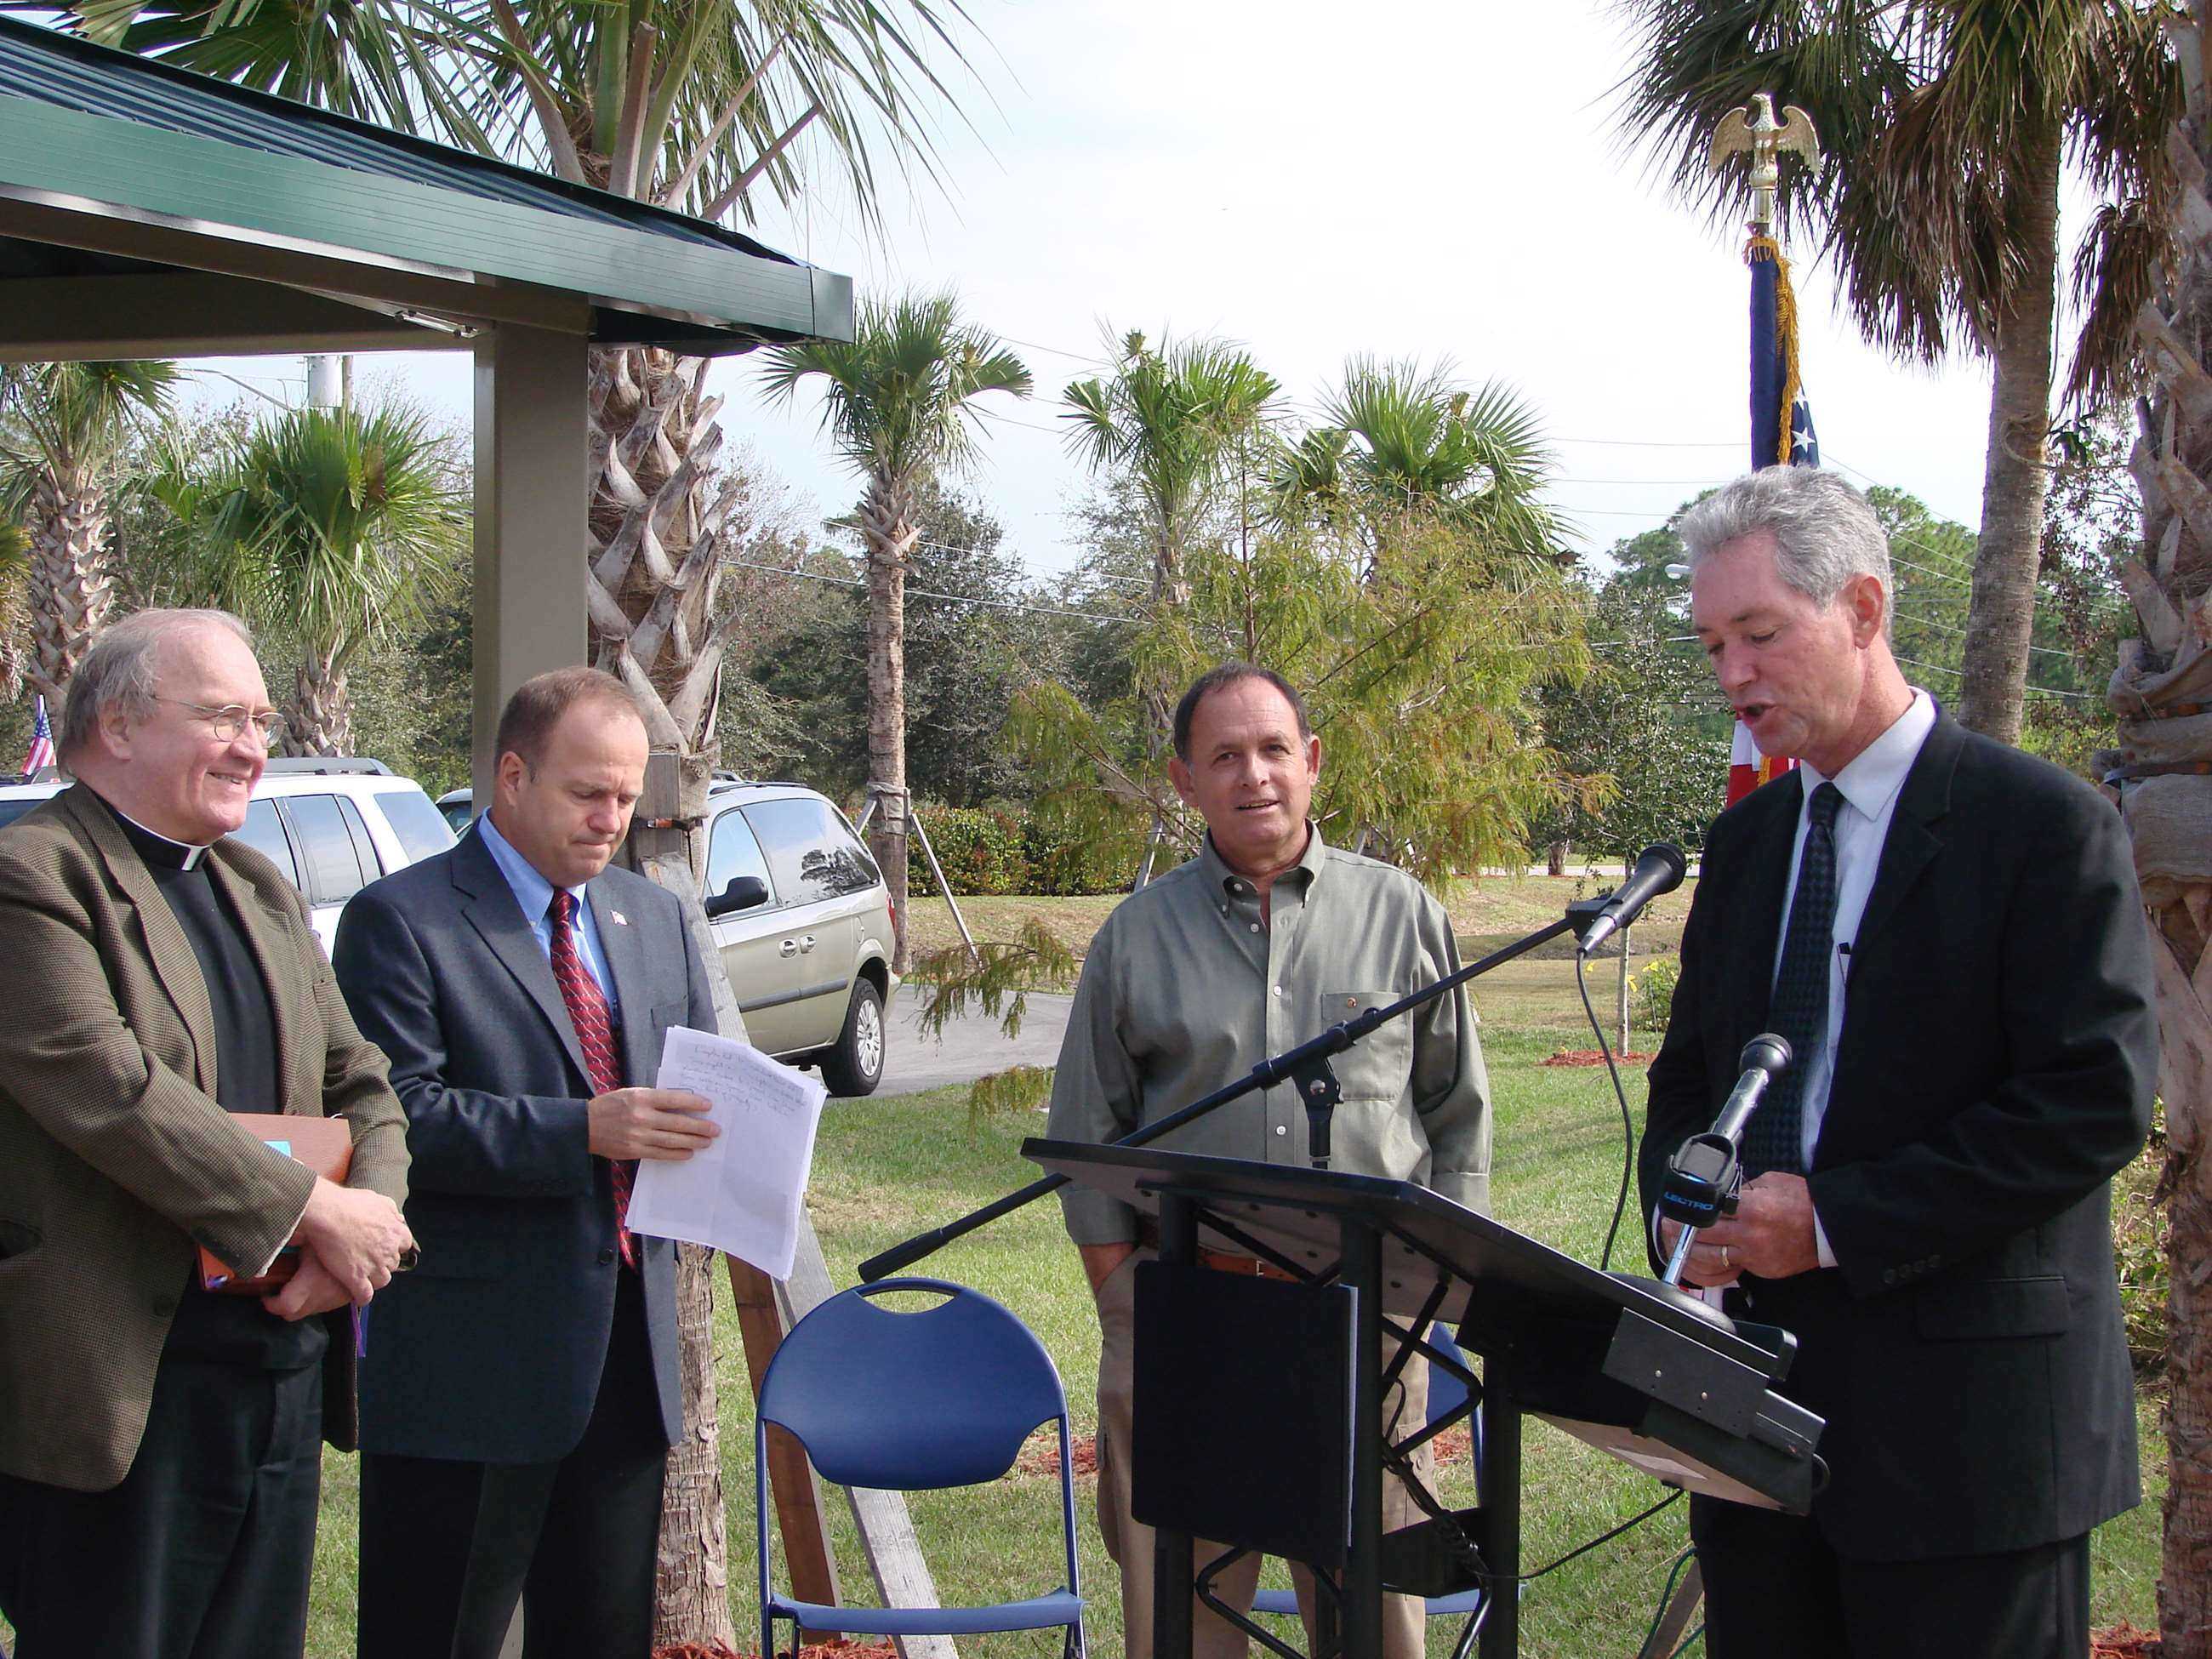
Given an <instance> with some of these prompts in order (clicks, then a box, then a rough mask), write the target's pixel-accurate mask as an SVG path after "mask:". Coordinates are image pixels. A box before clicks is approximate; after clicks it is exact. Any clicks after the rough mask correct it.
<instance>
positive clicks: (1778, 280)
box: [1728, 236, 1820, 806]
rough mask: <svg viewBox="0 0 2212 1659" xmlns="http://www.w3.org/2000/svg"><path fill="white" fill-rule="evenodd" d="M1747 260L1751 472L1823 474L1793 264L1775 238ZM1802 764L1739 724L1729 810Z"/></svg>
mask: <svg viewBox="0 0 2212 1659" xmlns="http://www.w3.org/2000/svg"><path fill="white" fill-rule="evenodd" d="M1744 258H1745V260H1746V261H1747V263H1748V264H1750V266H1751V465H1752V466H1753V469H1754V470H1756V469H1758V468H1759V467H1762V466H1777V465H1781V464H1782V463H1784V462H1785V461H1786V462H1787V463H1788V464H1789V465H1791V466H1818V465H1820V439H1819V438H1818V437H1817V436H1815V435H1814V431H1813V407H1812V405H1811V404H1808V402H1806V400H1805V387H1804V385H1803V383H1802V381H1801V380H1799V379H1798V378H1797V296H1796V294H1795V293H1794V292H1792V291H1791V289H1790V264H1789V261H1787V260H1786V259H1784V258H1783V257H1782V250H1781V248H1780V247H1779V246H1778V245H1777V244H1776V243H1775V241H1774V240H1773V239H1772V238H1771V237H1768V236H1753V238H1752V240H1751V246H1749V247H1747V248H1746V249H1745V250H1744ZM1796 764H1797V763H1796V760H1795V759H1794V758H1792V757H1790V756H1788V755H1763V754H1761V753H1760V752H1759V745H1758V744H1756V743H1755V742H1753V740H1752V735H1751V728H1750V727H1749V726H1746V725H1745V724H1744V723H1743V722H1742V721H1741V720H1738V721H1737V722H1736V723H1735V744H1734V746H1733V748H1732V750H1731V752H1730V753H1729V774H1728V805H1730V806H1733V805H1735V804H1736V803H1737V802H1738V801H1740V800H1741V799H1743V798H1744V797H1745V796H1746V795H1747V794H1749V793H1751V792H1752V791H1753V790H1754V789H1756V788H1758V787H1759V785H1760V784H1762V783H1765V782H1767V781H1770V780H1771V779H1773V778H1777V777H1779V776H1780V775H1782V774H1783V773H1784V772H1787V771H1788V770H1790V768H1792V767H1794V766H1796Z"/></svg>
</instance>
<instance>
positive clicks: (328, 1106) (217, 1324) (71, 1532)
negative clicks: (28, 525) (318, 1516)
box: [0, 611, 413, 1659]
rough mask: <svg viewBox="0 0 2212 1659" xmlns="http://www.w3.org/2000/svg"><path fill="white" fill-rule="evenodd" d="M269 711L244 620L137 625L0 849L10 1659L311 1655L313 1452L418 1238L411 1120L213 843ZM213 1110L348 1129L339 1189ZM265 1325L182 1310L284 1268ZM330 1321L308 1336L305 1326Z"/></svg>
mask: <svg viewBox="0 0 2212 1659" xmlns="http://www.w3.org/2000/svg"><path fill="white" fill-rule="evenodd" d="M273 723H274V716H273V714H271V713H270V709H269V703H268V693H267V690H266V689H265V688H264V684H263V683H262V678H261V672H260V670H259V668H258V666H257V665H256V664H255V661H254V657H253V652H252V641H251V640H250V638H249V637H248V635H246V629H245V628H244V626H243V624H241V623H239V622H238V620H237V619H236V618H235V617H230V616H228V615H226V614H225V613H223V612H221V611H143V612H141V613H140V614H138V615H137V616H136V617H131V618H130V619H129V620H127V621H125V622H124V623H119V624H118V625H117V626H116V627H114V628H112V629H109V630H108V631H107V633H106V634H105V635H102V637H101V638H100V640H99V641H97V642H95V643H94V646H93V647H92V649H91V650H90V651H89V652H88V653H87V655H86V657H85V659H84V661H83V664H82V665H81V666H80V667H79V669H78V670H77V672H76V678H75V679H74V680H73V681H72V683H71V685H70V696H69V703H68V708H67V710H66V712H65V714H64V719H63V725H62V732H61V738H60V744H59V748H60V754H61V760H62V763H63V764H64V766H65V767H67V768H68V769H70V771H71V772H72V773H73V774H74V775H75V776H76V787H73V788H71V789H70V790H68V791H66V792H65V793H63V794H61V795H59V796H58V797H57V798H55V799H53V800H52V801H49V802H47V803H46V805H42V806H40V808H39V809H38V810H37V811H33V812H32V813H30V814H28V815H27V816H26V817H23V818H22V819H21V820H19V821H18V822H17V823H15V824H14V825H11V826H10V827H9V829H7V830H6V831H5V832H4V833H0V1011H4V1014H3V1015H0V1613H5V1614H6V1616H7V1618H8V1620H9V1622H10V1623H11V1624H12V1625H13V1626H15V1637H16V1643H17V1646H16V1659H58V1656H62V1655H65V1654H66V1655H80V1654H98V1655H100V1656H101V1659H270V1656H276V1655H283V1654H297V1653H298V1652H299V1651H300V1650H301V1646H302V1644H303V1642H304V1640H305V1634H306V1621H307V1582H308V1570H309V1567H310V1565H311V1563H312V1559H313V1540H314V1522H315V1510H316V1504H317V1500H318V1497H319V1478H320V1461H321V1445H320V1443H321V1441H322V1440H323V1439H324V1438H325V1437H327V1438H329V1439H330V1440H331V1442H332V1443H334V1444H337V1445H339V1446H341V1447H345V1446H349V1445H350V1443H351V1442H352V1438H353V1433H354V1422H353V1415H354V1414H353V1377H354V1362H355V1358H356V1346H357V1344H356V1337H357V1334H359V1333H360V1330H361V1327H360V1324H359V1322H358V1312H357V1310H360V1309H362V1308H363V1307H365V1305H366V1304H368V1300H369V1298H370V1297H372V1296H373V1295H374V1293H375V1291H377V1289H378V1288H379V1287H380V1286H381V1285H383V1284H384V1283H386V1280H387V1279H389V1277H390V1275H391V1273H392V1272H393V1270H394V1269H395V1268H396V1267H398V1263H399V1261H400V1260H401V1258H402V1256H403V1255H404V1253H405V1252H406V1251H408V1250H410V1249H412V1247H413V1239H412V1237H411V1236H410V1233H409V1232H408V1230H407V1226H406V1224H405V1222H404V1220H403V1219H402V1218H401V1215H400V1212H399V1209H398V1204H399V1202H400V1201H401V1200H403V1199H404V1196H405V1185H406V1179H405V1178H406V1169H407V1151H406V1132H405V1119H404V1115H402V1113H401V1111H400V1108H399V1103H398V1100H397V1099H396V1098H394V1097H393V1095H392V1091H391V1089H390V1087H389V1085H387V1084H386V1079H385V1061H384V1056H383V1055H382V1054H379V1053H378V1052H377V1050H376V1049H375V1048H372V1047H371V1046H370V1045H369V1044H368V1043H367V1042H364V1041H362V1037H361V1036H360V1034H359V1033H358V1032H357V1031H356V1029H355V1027H354V1023H353V1020H352V1019H351V1018H350V1017H349V1015H348V1014H347V1012H346V1007H345V1004H344V1002H343V1000H342V999H341V998H340V997H339V995H338V992H337V986H336V984H335V983H334V982H333V981H332V979H331V971H330V969H329V966H328V965H327V964H326V963H325V961H324V960H323V957H322V955H321V952H320V951H319V948H318V946H317V945H316V941H315V936H314V934H313V932H312V931H310V929H309V927H308V924H307V913H306V910H305V908H304V906H303V904H302V902H301V898H300V896H299V895H298V893H296V892H295V891H294V890H293V889H292V888H291V887H290V885H289V884H288V883H286V882H285V880H284V879H283V878H282V877H281V876H279V875H278V874H277V873H276V867H275V866H273V865H271V864H270V862H269V861H268V860H266V859H264V858H263V857H262V856H261V855H260V854H258V853H256V852H254V851H252V849H251V848H247V847H246V846H244V845H243V844H242V843H240V842H237V841H235V840H226V839H224V838H225V837H226V836H229V835H231V834H232V832H234V830H236V829H238V828H239V826H240V824H241V823H244V822H245V818H246V805H247V802H248V799H249V798H250V797H251V795H252V790H253V786H254V784H255V783H256V782H257V781H258V780H259V778H260V775H261V771H262V767H263V764H264V761H265V758H266V755H267V743H268V738H269V735H270V727H271V726H272V725H273ZM233 1112H287V1113H295V1114H301V1115H339V1116H343V1117H344V1118H346V1119H348V1120H349V1122H350V1124H351V1126H352V1134H353V1160H352V1168H351V1171H350V1174H349V1177H348V1181H347V1183H346V1184H345V1185H343V1186H338V1185H334V1184H333V1183H331V1182H328V1181H325V1180H322V1179H320V1178H319V1177H318V1176H314V1175H313V1173H312V1172H310V1171H309V1170H307V1168H306V1167H305V1166H304V1165H302V1164H297V1163H295V1162H293V1161H292V1160H291V1159H290V1158H287V1157H285V1156H283V1154H282V1153H281V1152H276V1151H275V1150H272V1149H271V1148H270V1147H269V1146H264V1144H263V1143H262V1142H261V1141H260V1140H258V1139H256V1138H255V1137H254V1136H253V1135H252V1134H251V1133H247V1131H246V1129H245V1128H243V1127H240V1125H239V1124H237V1123H236V1122H234V1121H233V1120H232V1117H231V1113H233ZM295 1240H296V1242H297V1243H298V1244H299V1245H300V1247H301V1256H300V1267H299V1270H298V1273H297V1274H296V1275H295V1277H294V1278H293V1279H292V1280H291V1282H290V1283H289V1285H286V1286H285V1287H284V1288H283V1290H282V1291H279V1292H278V1293H277V1294H276V1295H273V1296H270V1297H266V1298H257V1297H250V1296H224V1295H216V1294H210V1292H208V1291H204V1290H203V1289H202V1288H201V1287H200V1282H199V1275H198V1272H197V1261H196V1251H195V1248H194V1247H195V1245H205V1246H206V1247H207V1248H208V1249H210V1250H212V1251H213V1252H214V1253H215V1254H216V1255H217V1256H218V1257H220V1258H221V1259H222V1261H225V1262H227V1263H229V1264H230V1265H231V1266H233V1267H235V1268H237V1269H238V1270H239V1271H240V1273H256V1274H258V1273H259V1272H261V1271H262V1270H264V1268H265V1267H266V1266H267V1265H268V1264H269V1263H270V1261H272V1260H273V1259H274V1257H275V1256H276V1253H277V1251H278V1250H279V1249H281V1248H282V1247H283V1246H284V1245H285V1244H286V1243H287V1242H288V1241H295ZM324 1316H328V1317H327V1318H325V1317H324Z"/></svg>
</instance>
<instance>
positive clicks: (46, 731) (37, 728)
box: [23, 697, 54, 781]
mask: <svg viewBox="0 0 2212 1659" xmlns="http://www.w3.org/2000/svg"><path fill="white" fill-rule="evenodd" d="M53 763H54V728H53V727H52V726H50V725H48V724H47V723H46V699H45V698H44V697H40V699H39V714H38V718H37V719H36V720H33V722H32V723H31V751H30V753H28V754H27V755H25V756H24V757H23V776H24V778H25V780H26V781H27V780H29V779H32V778H34V777H36V776H38V775H39V772H40V769H41V768H44V767H48V766H52V764H53Z"/></svg>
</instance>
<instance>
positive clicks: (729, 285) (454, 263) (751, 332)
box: [0, 17, 853, 352]
mask: <svg viewBox="0 0 2212 1659" xmlns="http://www.w3.org/2000/svg"><path fill="white" fill-rule="evenodd" d="M9 198H12V199H13V200H15V201H17V202H21V203H25V204H34V205H39V206H45V207H58V208H63V209H67V210H74V211H75V212H76V213H78V214H81V215H86V216H92V217H94V218H106V219H115V220H125V221H131V222H137V223H140V224H146V225H152V226H156V227H166V228H172V229H176V230H180V231H184V232H187V233H189V234H191V235H192V236H194V237H197V238H204V239H213V240H215V241H216V242H218V243H220V242H223V241H231V240H245V241H247V242H251V243H258V244H259V245H260V246H263V247H273V248H279V249H283V248H290V249H295V250H297V251H299V252H303V253H307V254H312V255H315V256H318V257H319V258H322V259H323V260H324V261H325V266H324V269H325V271H326V272H327V270H329V269H330V265H329V264H328V263H327V262H330V261H336V262H337V263H338V264H340V265H357V266H362V267H366V268H370V269H375V268H383V269H397V270H404V271H413V272H418V273H421V274H422V275H424V276H431V277H434V278H436V279H439V280H441V281H442V282H445V283H467V284H472V285H477V286H480V287H487V288H489V287H503V286H506V285H509V284H518V283H519V284H526V285H528V286H529V287H530V288H532V289H540V290H550V291H552V292H554V293H556V294H565V295H574V296H576V297H577V298H580V299H582V300H584V301H588V302H589V303H590V305H591V306H592V308H593V314H592V327H591V333H592V338H594V339H597V340H602V341H606V342H610V343H612V342H623V343H653V344H666V345H671V346H675V347H678V348H679V349H684V350H686V351H690V352H716V351H731V350H743V349H746V348H747V347H749V346H750V345H752V344H754V343H758V342H760V341H763V340H769V341H778V340H791V339H799V338H807V337H831V338H850V337H851V335H852V315H853V304H852V284H851V281H850V279H849V278H847V277H844V276H836V275H834V274H832V273H830V272H828V271H824V270H818V269H817V268H815V267H813V266H811V265H808V264H804V263H803V262H800V261H799V260H795V259H793V258H789V257H788V256H787V255H784V254H781V253H778V252H775V250H773V249H771V248H769V247H767V246H763V245H762V244H761V243H759V242H757V241H756V240H753V239H752V238H750V237H749V236H745V235H743V234H739V233H738V232H736V231H732V230H727V229H725V228H721V227H720V226H717V225H712V224H708V223H707V222H703V221H702V220H697V219H693V218H690V217H688V216H684V215H682V214H678V213H671V212H668V211H666V210H662V209H659V208H656V207H653V206H651V205H649V204H645V203H641V202H635V201H632V200H629V199H628V198H626V197H619V196H614V195H611V194H609V193H607V192H605V191H597V190H592V189H589V188H587V187H586V186H582V185H571V184H568V183H567V182H565V181H563V180H560V179H552V178H549V177H547V176H545V175H544V174H542V173H533V172H532V171H530V170H529V169H527V168H524V167H514V166H512V165H509V164H507V163H505V162H501V161H489V160H486V159H485V158H483V157H481V156H477V155H469V154H467V153H466V152H464V151H461V150H457V149H450V148H447V147H446V146H443V145H440V144H435V143H428V141H425V140H422V139H419V138H414V137H408V136H406V135H404V134H399V133H393V132H389V131H385V130H383V129H381V128H379V127H375V126H372V125H368V124H366V123H363V122H360V121H356V120H352V119H350V118H346V117H344V116H340V115H336V114H332V113H331V112H328V111H324V110H318V109H313V108H310V107H308V106H305V105H302V104H298V103H295V102H293V101H292V100H289V99H285V98H280V97H276V96H273V95H271V94H266V93H262V92H258V91H255V90H252V89H250V88H240V87H235V86H232V85H230V84H228V82H222V81H217V80H215V79H212V78H210V77H209V76H201V75H196V74H193V73H191V72H189V71H186V70H176V69H172V68H170V67H168V66H167V65H165V64H155V63H151V62H149V61H148V60H146V59H143V58H137V57H134V56H132V55H131V54H129V53H126V52H114V51H111V50H109V49H107V48H106V47H103V46H95V45H93V44H92V43H91V42H89V41H87V40H82V39H79V38H77V37H75V36H71V35H67V34H64V33H59V32H58V31H55V30H52V29H46V28H42V27H39V26H37V25H34V24H29V23H25V22H22V21H19V20H16V19H13V18H8V17H0V200H6V199H9ZM113 252H114V250H113V249H112V247H111V248H110V250H109V252H108V254H107V255H106V256H100V255H88V256H85V257H86V258H87V259H88V260H99V259H101V258H103V257H104V258H105V264H106V268H113V267H114V265H115V264H117V261H116V260H115V259H114V258H112V254H113ZM16 253H17V257H16V258H15V259H13V260H11V259H10V258H9V257H8V249H7V248H6V246H4V245H0V281H4V277H5V276H7V275H9V274H17V275H32V274H40V275H51V274H54V266H53V264H52V256H51V255H50V254H44V255H40V256H38V257H33V255H32V254H31V252H30V251H29V250H27V249H24V248H23V247H21V246H20V245H19V246H18V247H17V249H16ZM100 268H102V267H101V266H100V264H87V265H85V266H84V267H82V269H84V270H86V272H87V273H88V274H89V273H90V272H91V271H92V270H98V269H100ZM135 268H136V269H139V270H144V269H148V268H149V267H148V266H145V265H143V264H142V265H137V266H136V267H135ZM156 268H158V267H156ZM206 268H209V269H218V268H221V267H220V266H219V265H218V264H217V263H216V261H215V260H213V259H210V260H209V261H208V262H206ZM321 285H322V286H325V287H329V286H331V284H330V283H328V282H327V281H325V283H322V284H321ZM4 291H5V290H4V286H0V294H4Z"/></svg>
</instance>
